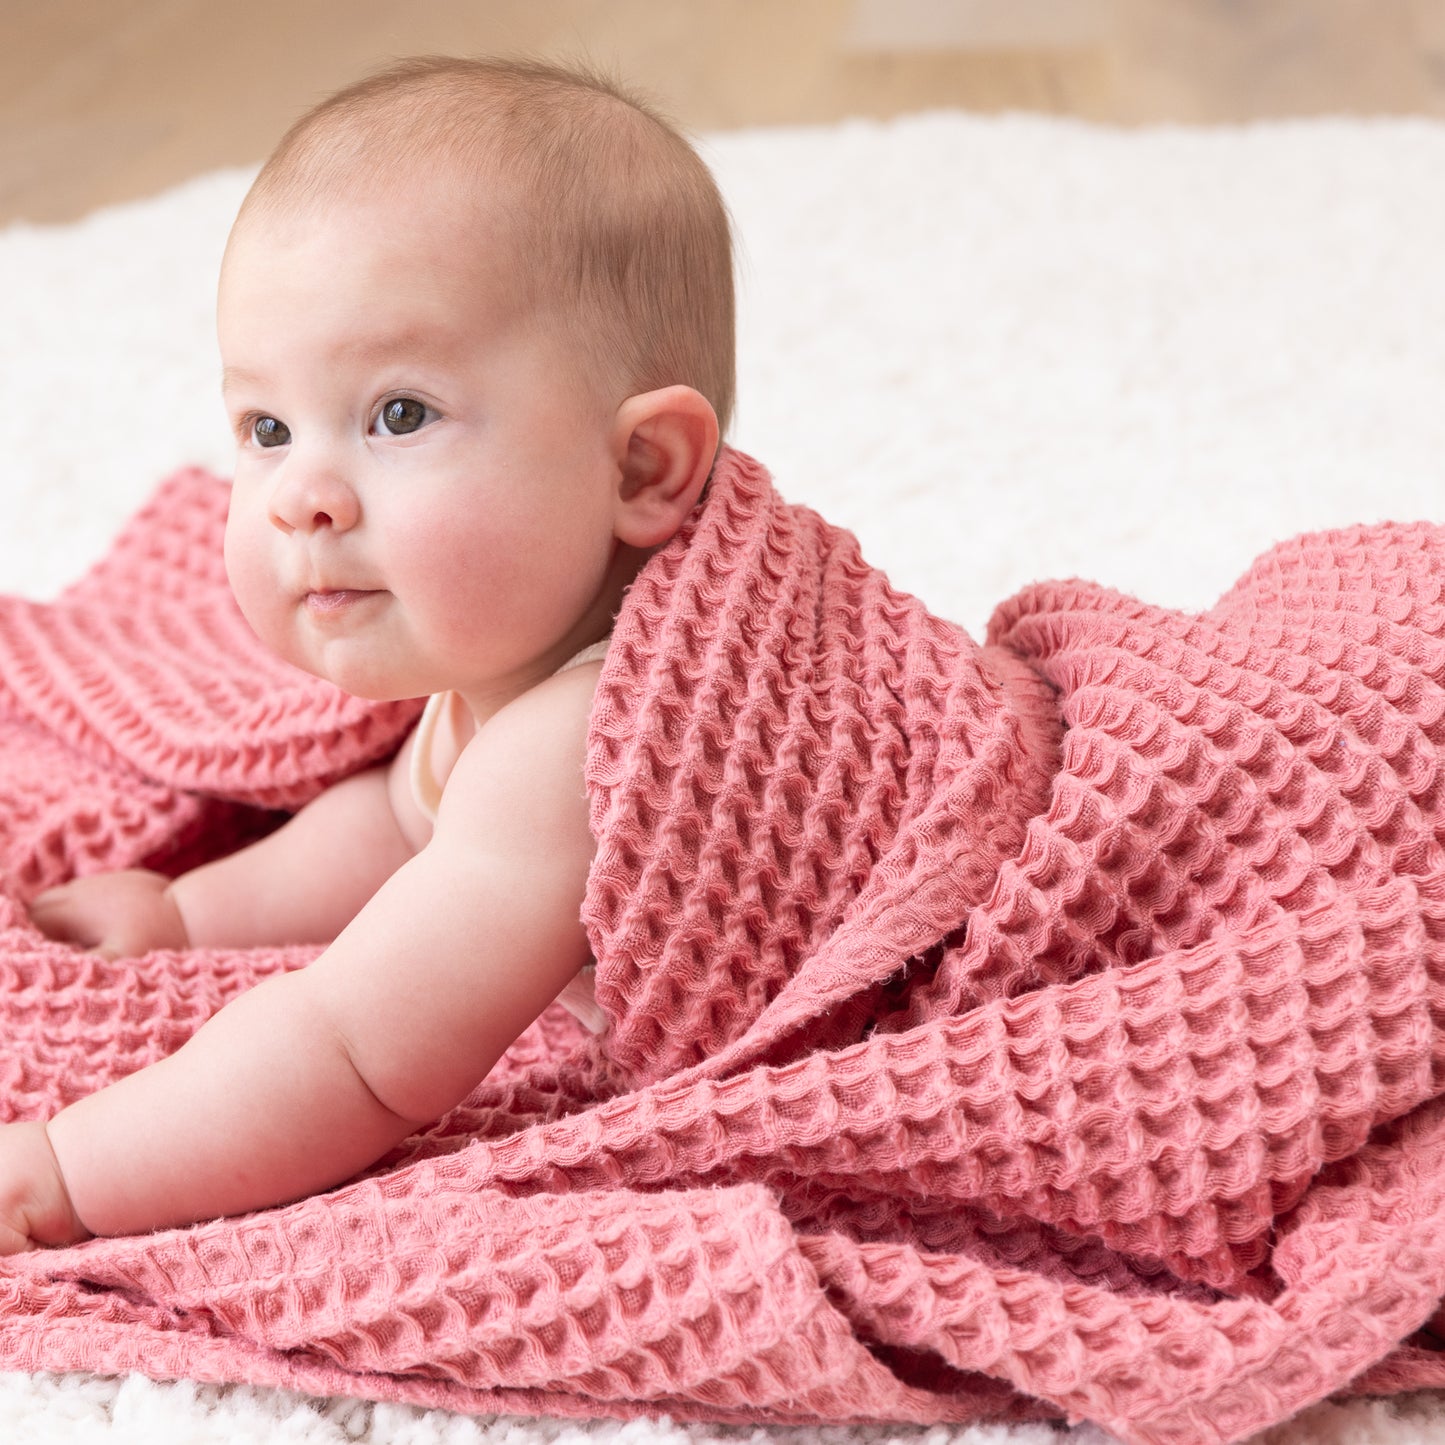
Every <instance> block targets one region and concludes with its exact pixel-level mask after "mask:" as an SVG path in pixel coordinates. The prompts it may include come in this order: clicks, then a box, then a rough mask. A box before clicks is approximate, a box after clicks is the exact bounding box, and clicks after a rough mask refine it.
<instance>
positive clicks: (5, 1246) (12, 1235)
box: [0, 1219, 37, 1256]
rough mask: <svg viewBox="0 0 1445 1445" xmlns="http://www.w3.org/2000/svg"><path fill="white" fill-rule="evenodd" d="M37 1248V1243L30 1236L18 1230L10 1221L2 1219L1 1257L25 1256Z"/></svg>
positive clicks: (0, 1226) (0, 1229)
mask: <svg viewBox="0 0 1445 1445" xmlns="http://www.w3.org/2000/svg"><path fill="white" fill-rule="evenodd" d="M36 1247H37V1246H36V1244H35V1241H34V1240H33V1239H31V1237H30V1236H29V1235H28V1234H24V1233H22V1232H21V1231H20V1230H18V1229H16V1228H15V1226H14V1225H13V1224H11V1223H10V1221H9V1220H8V1219H0V1256H3V1255H7V1254H25V1253H27V1252H28V1251H29V1250H32V1249H35V1248H36Z"/></svg>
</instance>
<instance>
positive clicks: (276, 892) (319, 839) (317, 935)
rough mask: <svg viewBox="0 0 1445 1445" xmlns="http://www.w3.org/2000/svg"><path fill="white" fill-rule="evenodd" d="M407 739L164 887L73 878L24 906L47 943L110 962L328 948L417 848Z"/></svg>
mask: <svg viewBox="0 0 1445 1445" xmlns="http://www.w3.org/2000/svg"><path fill="white" fill-rule="evenodd" d="M415 737H416V734H415V732H413V733H412V734H411V735H410V736H409V737H408V738H407V740H406V743H405V744H404V745H403V747H402V749H401V751H400V752H399V753H398V754H397V756H396V757H395V759H394V760H393V761H392V762H391V763H390V764H384V765H382V766H379V767H374V768H368V769H367V770H366V771H365V772H361V773H355V774H353V775H352V776H351V777H349V778H343V779H342V780H341V782H339V783H335V784H333V785H332V786H331V787H329V788H327V790H326V791H325V792H324V793H322V794H320V795H319V796H318V797H316V798H314V799H312V801H311V802H310V803H308V804H307V805H306V806H305V807H304V808H302V809H301V810H300V811H299V812H298V813H297V814H296V816H295V817H293V818H290V819H288V820H287V821H286V822H285V823H283V824H282V826H281V827H280V828H278V829H277V830H276V831H275V832H274V833H270V834H268V835H267V836H266V837H264V838H262V839H260V840H259V841H257V842H255V843H252V844H251V845H250V846H249V847H246V848H242V849H240V850H239V851H238V852H236V853H232V854H230V855H229V856H228V857H225V858H219V859H217V860H216V861H215V862H213V863H207V864H205V865H203V866H202V867H200V868H195V869H192V870H191V872H189V873H185V874H182V875H181V876H180V877H179V878H177V879H175V880H174V881H173V882H172V881H170V880H168V879H166V878H165V877H163V876H162V875H161V874H159V873H152V872H149V871H147V870H145V869H140V868H129V869H125V870H123V871H121V872H118V873H97V874H92V875H90V876H89V877H86V878H77V879H75V880H74V881H73V882H71V883H67V884H63V885H62V886H61V887H59V888H52V889H50V890H49V891H48V892H45V893H42V894H41V895H40V896H39V897H38V898H37V899H36V900H35V901H34V903H33V904H32V905H31V918H32V920H33V921H34V923H35V926H36V927H37V928H39V929H41V930H42V931H43V932H44V933H46V934H48V935H49V936H50V937H52V938H58V939H63V940H65V941H67V942H71V943H78V944H80V945H81V946H82V947H85V948H91V949H94V950H95V951H96V952H97V953H102V954H105V955H107V956H109V957H117V956H122V955H123V956H127V957H129V956H133V955H137V954H142V953H146V952H149V951H150V950H151V949H152V948H185V947H186V946H187V945H190V946H191V947H195V948H202V947H213V948H251V947H263V946H265V945H267V944H287V943H330V942H331V940H332V939H334V938H335V937H336V935H337V934H338V933H340V932H341V930H342V928H344V927H345V926H346V924H347V923H349V922H350V921H351V919H353V918H354V917H355V916H356V914H357V911H358V910H359V909H360V908H361V906H362V904H364V903H365V902H366V900H367V899H368V898H370V897H371V895H372V894H373V893H375V892H376V890H377V889H378V888H379V887H381V885H382V883H384V882H385V881H386V879H387V878H389V877H390V876H391V875H392V874H393V873H394V872H395V871H396V870H397V869H398V868H400V867H401V865H402V864H403V863H404V862H406V860H407V859H408V858H410V857H411V856H412V854H413V853H414V852H415V851H416V849H417V848H418V847H419V846H421V844H422V842H423V841H424V837H418V836H417V829H418V827H421V828H423V829H424V828H425V826H426V825H425V822H424V820H422V819H421V817H420V815H419V814H416V816H415V817H412V816H410V815H411V814H415V813H416V808H415V804H413V803H412V802H411V800H410V789H409V782H408V774H409V769H410V762H411V753H412V748H413V747H414V740H415Z"/></svg>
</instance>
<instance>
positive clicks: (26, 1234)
mask: <svg viewBox="0 0 1445 1445" xmlns="http://www.w3.org/2000/svg"><path fill="white" fill-rule="evenodd" d="M89 1238H90V1231H89V1230H88V1229H87V1228H86V1227H85V1226H84V1225H83V1224H82V1223H81V1222H80V1219H79V1217H78V1216H77V1215H76V1213H75V1207H74V1206H73V1205H72V1204H71V1202H70V1193H69V1191H68V1190H67V1189H66V1187H65V1179H64V1177H63V1176H62V1175H61V1172H60V1165H59V1164H57V1163H56V1160H55V1151H54V1150H53V1149H51V1147H50V1140H49V1138H48V1137H47V1135H46V1132H45V1125H44V1124H4V1125H0V1254H20V1253H22V1252H23V1251H25V1250H27V1249H35V1248H36V1247H37V1246H39V1245H42V1244H74V1243H75V1242H76V1241H77V1240H81V1239H89Z"/></svg>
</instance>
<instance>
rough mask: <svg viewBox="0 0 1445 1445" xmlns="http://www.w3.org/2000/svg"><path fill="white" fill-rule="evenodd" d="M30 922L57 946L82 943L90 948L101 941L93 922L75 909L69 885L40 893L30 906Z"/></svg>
mask: <svg viewBox="0 0 1445 1445" xmlns="http://www.w3.org/2000/svg"><path fill="white" fill-rule="evenodd" d="M30 921H31V922H32V923H33V924H34V925H35V926H36V927H37V928H38V929H39V930H40V931H41V932H42V933H43V934H44V935H45V936H46V937H47V938H53V939H55V940H56V942H57V943H79V944H82V945H83V946H85V947H87V948H88V947H89V946H90V945H91V944H92V943H95V942H96V941H97V940H98V938H99V934H98V933H97V932H96V930H95V926H94V924H93V922H92V921H91V920H90V919H89V918H87V917H86V916H85V913H84V911H83V910H82V909H79V908H77V907H76V905H75V899H74V896H73V895H72V894H70V893H69V891H68V886H62V887H60V888H51V889H47V890H46V892H44V893H42V894H40V896H39V897H38V898H36V899H35V900H34V901H33V902H32V903H31V905H30Z"/></svg>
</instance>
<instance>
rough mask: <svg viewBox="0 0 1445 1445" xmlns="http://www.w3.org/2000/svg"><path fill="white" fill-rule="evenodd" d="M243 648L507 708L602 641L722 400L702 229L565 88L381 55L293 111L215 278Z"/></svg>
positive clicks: (706, 191) (352, 678)
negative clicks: (255, 636)
mask: <svg viewBox="0 0 1445 1445" xmlns="http://www.w3.org/2000/svg"><path fill="white" fill-rule="evenodd" d="M218 330H219V337H220V343H221V352H222V361H223V363H224V379H225V380H224V384H225V391H226V403H227V409H228V411H229V412H230V414H231V418H232V422H233V425H234V426H235V429H236V435H237V441H238V445H239V452H238V458H237V468H236V482H235V488H234V492H233V499H232V507H231V517H230V521H229V522H228V528H227V549H226V550H227V564H228V568H229V571H230V574H231V578H232V582H233V586H234V587H235V591H236V594H237V598H238V600H239V601H240V603H241V606H242V609H243V611H244V612H245V613H246V616H247V617H248V619H249V620H250V621H251V622H252V625H253V626H255V627H256V629H257V631H258V632H259V633H260V634H261V635H262V637H263V638H265V639H266V640H267V641H268V642H270V643H271V644H272V645H273V646H274V647H276V649H277V650H278V651H279V652H281V653H282V655H283V656H286V657H288V658H290V660H292V661H294V662H297V663H298V664H299V665H301V666H303V667H306V668H308V670H311V671H314V672H317V673H318V674H319V675H322V676H326V677H329V678H331V679H332V680H333V681H335V682H337V683H338V684H339V685H340V686H342V687H344V688H347V689H348V690H349V691H353V692H358V693H360V694H362V695H365V696H373V697H406V696H416V695H420V694H421V693H424V692H430V691H437V690H440V689H442V688H444V687H455V688H457V689H458V690H460V691H462V692H463V694H464V696H467V697H468V700H469V701H472V702H473V703H474V705H476V704H477V703H478V702H480V701H482V700H483V699H484V698H485V697H488V696H495V697H500V696H501V695H502V694H504V693H509V692H513V691H515V690H517V688H518V687H524V686H527V685H530V683H531V682H533V681H536V680H537V679H538V678H539V677H540V676H543V675H545V670H546V669H547V668H548V667H549V666H551V665H554V664H559V663H560V662H561V661H563V660H565V657H566V655H567V654H568V650H569V649H571V648H573V645H574V644H576V645H577V646H581V645H584V644H585V643H586V642H589V641H592V640H595V638H596V637H598V636H601V635H602V634H603V633H605V632H606V630H607V624H608V620H609V619H610V617H611V615H612V612H613V610H615V607H616V605H617V603H618V601H619V600H620V596H621V591H622V589H623V588H624V587H625V585H626V583H627V582H628V581H630V580H631V577H632V575H634V574H635V572H636V570H637V568H638V567H639V566H640V565H641V564H642V562H643V561H644V560H645V558H646V556H647V555H648V553H649V551H650V550H651V549H653V548H655V547H657V546H658V545H660V544H661V543H663V542H665V541H666V540H667V539H668V537H670V536H671V535H672V533H673V532H674V531H675V530H676V528H677V526H678V525H680V523H681V521H682V519H683V517H685V516H686V514H687V512H688V511H689V510H690V509H691V507H692V506H693V504H694V503H695V502H696V500H697V496H698V494H699V493H700V491H701V489H702V486H703V484H704V482H705V481H706V477H707V473H708V470H709V469H710V467H711V463H712V460H713V456H714V454H715V452H716V449H717V445H718V439H719V436H720V433H721V430H722V429H723V428H725V427H726V424H727V420H728V416H729V413H730V410H731V406H732V397H733V292H732V264H731V244H730V237H729V231H728V223H727V216H726V211H725V209H724V207H723V204H722V201H721V199H720V197H719V195H718V192H717V188H716V185H715V184H714V182H713V180H712V177H711V175H710V174H709V173H708V171H707V168H706V166H704V165H703V163H702V161H701V160H700V159H699V158H698V156H697V155H696V153H695V152H694V151H693V150H692V148H691V147H690V146H689V145H688V143H687V142H686V141H685V140H684V139H683V138H682V137H681V136H679V135H678V134H677V132H676V131H674V130H673V129H672V128H671V127H670V126H669V125H667V124H666V123H665V122H663V121H662V120H660V119H659V118H658V117H657V116H656V115H654V114H653V113H652V112H651V111H650V110H649V109H647V108H646V107H644V106H642V105H640V104H639V103H638V102H636V101H634V100H633V99H631V98H629V97H627V96H625V95H623V94H622V93H620V92H619V91H618V90H617V89H616V88H615V87H613V86H612V85H610V84H609V83H607V82H604V81H601V80H599V79H597V78H595V77H592V76H589V75H585V74H579V73H575V72H572V71H567V70H562V69H559V68H555V67H551V66H546V65H539V64H530V63H521V64H514V63H509V62H494V61H469V60H457V59H448V58H426V59H419V60H412V61H404V62H401V63H400V64H398V65H395V66H393V67H391V68H389V69H388V70H386V71H383V72H381V73H380V74H378V75H376V76H373V77H371V78H369V79H367V80H365V81H362V82H361V83H359V84H358V85H355V86H352V87H350V88H349V89H347V90H345V91H342V92H341V93H340V94H338V95H336V96H334V97H332V98H331V99H330V100H328V101H326V102H323V103H322V104H321V105H320V106H318V107H316V109H315V110H313V111H311V112H310V113H309V114H308V115H306V116H304V117H303V118H302V119H301V120H300V121H299V122H298V123H297V124H296V125H295V126H294V127H293V128H292V129H291V131H290V132H289V133H288V134H287V135H286V137H285V138H284V139H283V140H282V142H281V144H280V146H279V147H278V148H277V150H276V152H275V153H274V154H273V155H272V157H271V158H270V160H268V161H267V163H266V165H265V166H264V167H263V169H262V171H261V173H260V175H259V176H258V177H257V180H256V182H255V184H254V186H253V187H252V189H251V191H250V193H249V194H248V195H247V197H246V200H245V202H244V203H243V205H242V208H241V212H240V215H239V216H238V218H237V221H236V224H235V227H234V229H233V231H232V234H231V238H230V241H229V243H228V246H227V250H226V257H225V261H224V263H223V266H222V275H221V285H220V295H219V305H218Z"/></svg>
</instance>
